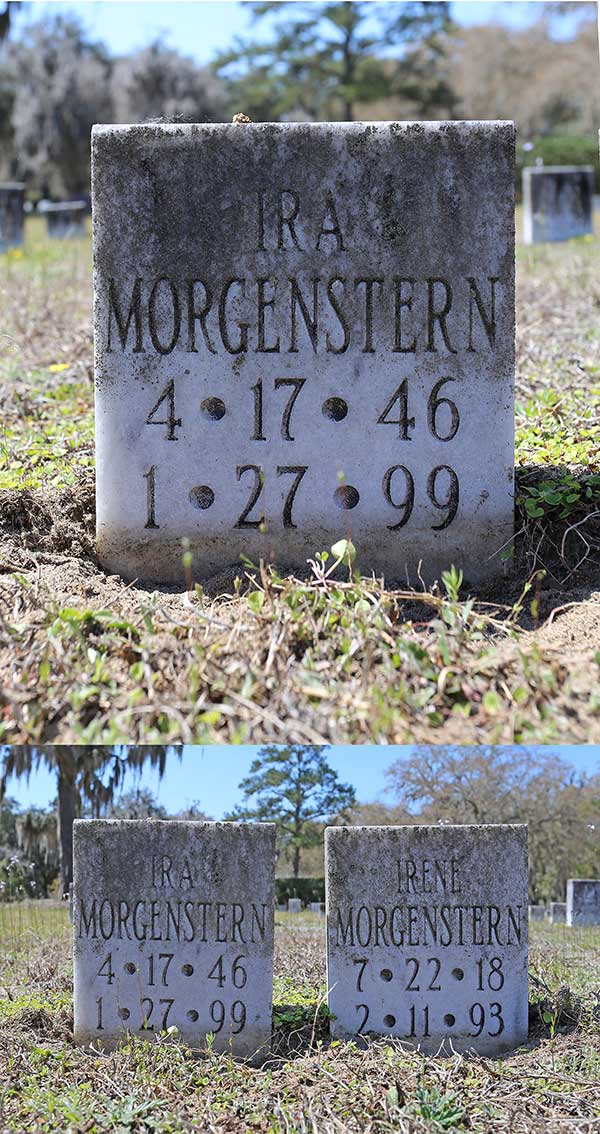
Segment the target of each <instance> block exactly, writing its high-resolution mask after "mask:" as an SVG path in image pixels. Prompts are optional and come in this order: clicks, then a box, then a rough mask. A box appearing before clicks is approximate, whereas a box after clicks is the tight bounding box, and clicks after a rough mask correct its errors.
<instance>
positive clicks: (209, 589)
mask: <svg viewBox="0 0 600 1134" xmlns="http://www.w3.org/2000/svg"><path fill="white" fill-rule="evenodd" d="M37 223H38V222H32V225H31V227H30V232H29V236H28V246H27V248H26V253H25V255H24V256H22V257H21V258H18V257H17V258H15V257H14V255H13V257H12V258H10V257H9V258H6V257H5V258H4V262H3V265H2V266H0V342H4V343H5V344H7V346H6V348H5V350H4V358H2V356H1V354H0V415H1V416H2V423H3V424H2V434H1V435H0V457H2V454H3V464H1V463H0V740H3V741H5V742H11V741H12V742H15V743H16V742H34V741H38V740H44V741H47V742H48V741H56V742H73V741H82V742H83V741H86V742H96V743H100V742H103V743H111V742H115V741H131V742H134V741H145V742H151V741H153V740H154V741H160V742H162V741H164V740H167V739H168V740H170V741H173V742H178V741H180V742H185V743H191V742H223V743H231V742H243V741H246V740H252V741H253V742H255V743H262V742H264V741H283V740H294V741H301V742H302V741H325V742H332V741H333V742H337V743H342V742H348V741H350V742H354V743H360V742H366V741H372V740H375V741H379V742H382V743H406V742H410V741H423V742H433V743H448V742H464V743H469V742H481V743H485V742H487V743H489V742H501V741H505V742H508V741H514V740H516V741H522V742H535V741H537V742H556V741H557V740H560V739H565V740H566V739H568V740H570V741H573V742H593V741H598V740H600V695H599V693H598V677H599V675H600V653H599V652H598V643H599V642H600V591H599V589H598V578H599V577H600V479H599V477H600V440H599V438H600V431H599V429H598V412H599V407H600V321H599V319H598V313H599V310H600V263H599V258H598V244H597V242H596V243H593V242H592V243H590V242H588V241H586V240H582V241H575V242H570V243H569V244H568V245H560V246H559V245H554V246H548V247H537V248H533V249H525V248H521V249H520V250H519V255H518V278H519V292H518V294H519V300H518V326H519V334H518V379H517V392H518V410H517V425H518V438H517V455H516V456H517V466H518V473H519V492H518V504H517V528H518V530H519V537H518V541H517V553H516V560H515V573H514V575H513V577H512V579H511V580H509V581H508V582H507V583H505V584H503V585H502V586H500V587H497V588H495V589H494V590H493V591H489V592H488V593H483V592H482V593H480V594H478V595H475V596H472V598H473V600H474V602H471V601H468V599H469V596H468V595H467V594H466V593H464V592H463V591H461V592H460V594H458V593H457V590H456V585H455V583H453V582H452V580H447V581H446V583H445V584H444V582H442V581H440V585H439V587H438V588H437V590H435V591H434V592H433V593H431V594H429V595H425V594H421V595H419V594H406V593H405V592H399V591H393V590H390V589H388V588H384V587H383V586H382V585H381V584H380V583H378V582H376V581H374V580H368V579H363V580H359V581H354V582H352V584H349V585H347V586H343V585H339V584H338V583H334V582H333V581H332V580H329V581H328V582H323V580H322V579H319V578H318V576H317V575H316V574H314V573H313V574H311V573H310V572H309V576H308V578H307V579H304V580H298V579H292V578H285V579H281V578H279V577H278V576H277V575H276V573H274V572H272V571H270V570H266V569H263V570H262V572H259V571H258V570H257V572H256V573H255V575H254V577H253V580H249V579H248V578H245V577H244V575H245V572H244V569H243V568H241V567H237V568H236V567H235V566H234V567H232V569H231V571H230V572H228V573H225V574H224V575H222V576H220V577H218V578H215V579H213V580H211V581H210V582H209V584H208V585H206V586H205V589H204V591H200V590H199V589H194V590H191V591H190V592H189V593H185V592H181V591H180V592H177V591H174V590H171V591H167V590H161V589H157V590H155V591H149V590H148V589H146V588H144V587H140V586H136V585H125V584H124V583H123V582H122V581H121V580H119V579H118V578H116V577H114V576H107V575H106V574H105V573H104V572H103V571H102V570H101V569H100V568H99V567H98V565H97V563H96V561H95V558H94V550H93V510H94V492H93V470H92V465H93V451H92V409H91V407H92V386H91V379H90V373H91V359H92V349H91V328H90V304H91V290H90V289H91V284H90V273H89V245H88V243H87V242H86V241H75V242H73V244H72V245H67V246H66V247H63V246H62V245H61V246H59V247H58V248H57V247H56V246H55V247H50V246H49V245H48V242H47V241H45V240H44V239H43V235H42V233H41V230H40V228H39V225H38V227H37V228H36V227H35V225H36V224H37ZM57 367H58V368H59V369H57ZM594 478H596V479H594ZM548 480H551V481H552V482H553V485H554V488H553V489H552V490H549V489H547V488H544V482H546V481H548ZM320 550H326V549H320V548H315V552H318V551H320ZM236 575H237V576H239V577H240V579H241V582H240V585H239V586H237V587H236V586H234V580H235V577H236Z"/></svg>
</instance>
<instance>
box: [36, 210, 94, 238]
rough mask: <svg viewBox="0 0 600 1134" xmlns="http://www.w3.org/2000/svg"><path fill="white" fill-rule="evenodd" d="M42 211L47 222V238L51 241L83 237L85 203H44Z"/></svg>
mask: <svg viewBox="0 0 600 1134" xmlns="http://www.w3.org/2000/svg"><path fill="white" fill-rule="evenodd" d="M42 211H43V213H44V216H45V217H46V219H47V222H48V236H50V237H52V239H57V240H68V239H70V238H71V237H73V236H85V213H86V204H85V201H61V202H60V203H59V204H53V203H52V202H51V201H46V202H45V203H44V209H43V210H42Z"/></svg>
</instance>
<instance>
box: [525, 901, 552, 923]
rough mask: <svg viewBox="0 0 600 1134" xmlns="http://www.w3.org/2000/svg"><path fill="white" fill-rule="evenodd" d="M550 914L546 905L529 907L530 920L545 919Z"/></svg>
mask: <svg viewBox="0 0 600 1134" xmlns="http://www.w3.org/2000/svg"><path fill="white" fill-rule="evenodd" d="M547 915H548V910H547V909H546V906H541V905H537V906H530V907H529V920H530V921H545V920H546V917H547Z"/></svg>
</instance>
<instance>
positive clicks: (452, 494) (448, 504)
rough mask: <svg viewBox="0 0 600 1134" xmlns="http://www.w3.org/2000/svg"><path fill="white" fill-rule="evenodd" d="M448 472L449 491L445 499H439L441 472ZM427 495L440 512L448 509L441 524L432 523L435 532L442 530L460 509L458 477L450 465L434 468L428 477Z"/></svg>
mask: <svg viewBox="0 0 600 1134" xmlns="http://www.w3.org/2000/svg"><path fill="white" fill-rule="evenodd" d="M443 472H445V473H448V479H449V484H448V493H447V497H446V499H445V500H440V499H438V497H437V495H436V486H437V479H438V476H439V474H440V473H443ZM427 495H428V497H429V499H430V500H431V503H432V504H433V505H434V507H435V508H439V510H440V512H444V511H446V510H447V514H446V516H445V517H444V519H443V520H442V522H441V524H432V525H431V527H432V529H433V531H434V532H441V531H443V530H444V528H447V527H448V526H449V524H451V523H452V521H453V519H454V517H455V515H456V512H457V509H458V499H459V491H458V477H457V475H456V473H455V472H454V469H451V468H450V466H449V465H438V466H437V468H435V469H432V471H431V472H430V474H429V476H428V478H427Z"/></svg>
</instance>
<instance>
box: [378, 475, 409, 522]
mask: <svg viewBox="0 0 600 1134" xmlns="http://www.w3.org/2000/svg"><path fill="white" fill-rule="evenodd" d="M396 472H402V473H403V475H404V481H405V491H404V497H403V499H402V500H393V499H392V477H393V475H394V473H396ZM383 495H384V496H385V498H386V500H387V502H388V504H391V505H392V508H397V509H398V510H399V511H402V518H401V519H400V520H398V523H397V524H388V525H387V527H388V528H389V530H390V531H391V532H396V531H398V528H403V527H404V525H405V524H407V523H408V521H409V520H410V517H411V513H412V510H413V506H414V503H415V482H414V480H413V477H412V474H411V473H410V472H409V470H408V469H407V468H406V467H405V466H404V465H392V467H391V469H388V470H387V472H386V473H385V474H384V477H383Z"/></svg>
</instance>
